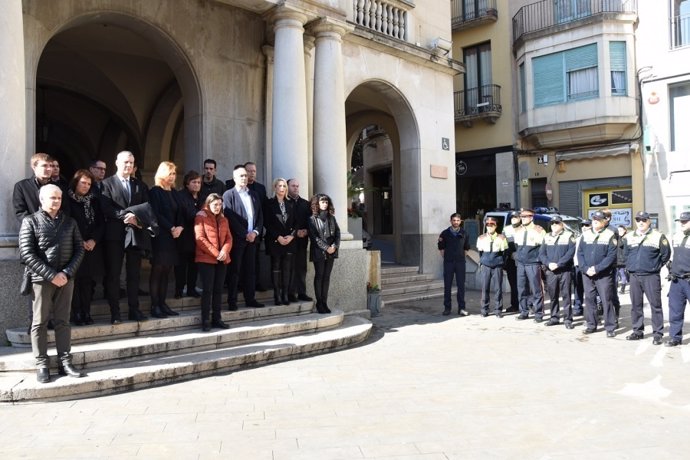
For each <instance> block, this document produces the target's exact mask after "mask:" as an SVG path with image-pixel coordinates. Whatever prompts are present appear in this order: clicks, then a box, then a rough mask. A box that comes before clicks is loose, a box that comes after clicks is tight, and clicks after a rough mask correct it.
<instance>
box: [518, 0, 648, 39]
mask: <svg viewBox="0 0 690 460" xmlns="http://www.w3.org/2000/svg"><path fill="white" fill-rule="evenodd" d="M605 13H619V14H635V13H637V0H543V1H541V2H537V3H532V4H530V5H525V6H523V7H522V8H520V9H519V10H518V12H517V14H516V15H515V16H513V41H514V42H515V41H517V40H518V39H519V38H520V37H522V36H523V35H524V34H527V33H530V32H537V31H539V30H543V29H548V28H549V27H553V26H558V25H562V24H568V23H570V22H575V21H578V20H580V19H584V18H588V17H591V16H597V15H600V14H605Z"/></svg>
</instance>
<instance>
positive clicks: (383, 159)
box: [345, 80, 422, 265]
mask: <svg viewBox="0 0 690 460" xmlns="http://www.w3.org/2000/svg"><path fill="white" fill-rule="evenodd" d="M345 110H346V116H347V141H348V155H349V158H348V163H349V164H351V165H353V163H352V161H353V152H355V154H356V156H360V155H361V160H360V159H358V158H356V157H355V158H354V161H355V163H356V164H354V165H353V166H355V169H358V170H357V171H356V172H355V174H354V176H353V177H356V178H360V180H361V183H362V186H363V196H364V206H363V207H362V208H363V211H364V212H363V214H364V217H363V224H364V226H365V230H366V231H367V232H368V233H369V234H370V235H371V237H372V240H373V248H374V249H380V250H381V256H382V261H384V262H395V263H401V264H406V265H419V264H420V262H421V259H422V256H421V246H422V243H421V241H420V236H421V227H420V213H419V204H420V203H419V201H420V199H421V198H420V191H419V187H418V184H419V177H418V174H419V166H418V165H419V154H420V150H419V135H418V129H417V123H416V120H415V119H414V114H413V113H412V110H411V108H410V106H409V104H408V102H407V101H406V100H405V97H404V96H403V95H402V94H401V93H400V92H399V91H398V90H397V89H396V88H395V87H394V86H392V85H391V84H389V83H387V82H383V81H379V80H373V81H367V82H364V83H361V84H360V85H358V86H357V87H356V88H354V90H353V91H352V92H351V93H350V95H349V96H348V98H347V100H346V101H345ZM358 163H361V165H359V164H358ZM357 167H360V168H357Z"/></svg>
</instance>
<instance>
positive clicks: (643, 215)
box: [635, 211, 649, 220]
mask: <svg viewBox="0 0 690 460" xmlns="http://www.w3.org/2000/svg"><path fill="white" fill-rule="evenodd" d="M635 219H641V220H649V213H648V212H645V211H640V212H638V213H637V214H635Z"/></svg>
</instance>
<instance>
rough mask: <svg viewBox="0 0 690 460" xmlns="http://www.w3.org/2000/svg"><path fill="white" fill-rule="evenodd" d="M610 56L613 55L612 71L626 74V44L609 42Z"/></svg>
mask: <svg viewBox="0 0 690 460" xmlns="http://www.w3.org/2000/svg"><path fill="white" fill-rule="evenodd" d="M609 54H610V55H611V70H618V71H623V72H625V70H626V59H625V42H609Z"/></svg>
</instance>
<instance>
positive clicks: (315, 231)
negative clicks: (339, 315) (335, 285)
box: [309, 193, 340, 313]
mask: <svg viewBox="0 0 690 460" xmlns="http://www.w3.org/2000/svg"><path fill="white" fill-rule="evenodd" d="M311 212H312V216H311V217H310V218H309V239H310V240H311V245H310V247H311V254H310V256H311V260H312V262H314V294H315V295H316V311H318V312H319V313H330V312H331V310H330V308H328V288H329V287H330V284H331V271H332V270H333V262H334V261H335V259H337V258H338V247H339V246H340V227H338V222H336V220H335V215H334V214H335V208H334V207H333V201H332V200H331V198H330V197H329V196H328V195H325V194H323V193H319V194H317V195H315V196H314V197H312V199H311Z"/></svg>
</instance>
